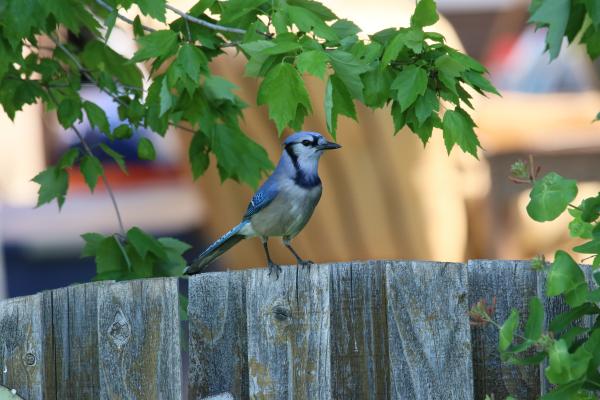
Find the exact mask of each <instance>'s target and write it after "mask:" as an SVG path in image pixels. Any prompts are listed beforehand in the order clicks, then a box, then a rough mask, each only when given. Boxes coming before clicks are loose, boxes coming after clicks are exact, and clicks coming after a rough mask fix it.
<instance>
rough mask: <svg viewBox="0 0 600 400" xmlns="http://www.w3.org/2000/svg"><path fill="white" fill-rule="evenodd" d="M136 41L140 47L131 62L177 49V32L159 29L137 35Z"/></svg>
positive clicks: (166, 54)
mask: <svg viewBox="0 0 600 400" xmlns="http://www.w3.org/2000/svg"><path fill="white" fill-rule="evenodd" d="M137 42H138V44H139V46H140V49H139V50H138V51H137V52H136V53H135V54H134V55H133V58H132V59H131V61H133V62H138V61H144V60H147V59H149V58H153V57H165V56H168V55H170V54H173V53H174V52H175V50H176V49H177V34H176V33H175V32H173V31H171V30H160V31H156V32H152V33H151V34H149V35H146V36H142V37H139V38H138V39H137Z"/></svg>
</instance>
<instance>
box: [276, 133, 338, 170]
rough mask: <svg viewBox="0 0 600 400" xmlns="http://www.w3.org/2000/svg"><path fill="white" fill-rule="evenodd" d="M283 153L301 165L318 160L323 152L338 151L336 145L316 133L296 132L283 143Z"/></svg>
mask: <svg viewBox="0 0 600 400" xmlns="http://www.w3.org/2000/svg"><path fill="white" fill-rule="evenodd" d="M283 147H284V148H285V151H286V152H287V153H288V154H289V156H290V157H291V158H292V159H296V160H297V161H298V162H300V163H301V164H302V163H303V162H310V161H312V160H314V161H316V160H318V159H319V158H320V157H321V155H322V154H323V152H324V151H325V150H334V149H339V148H340V147H342V146H340V145H339V144H337V143H333V142H329V141H327V139H325V138H324V137H323V136H322V135H321V134H320V133H317V132H296V133H294V134H293V135H290V136H288V137H287V138H286V139H285V141H284V142H283Z"/></svg>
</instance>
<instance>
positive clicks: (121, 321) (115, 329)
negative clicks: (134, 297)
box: [108, 310, 131, 349]
mask: <svg viewBox="0 0 600 400" xmlns="http://www.w3.org/2000/svg"><path fill="white" fill-rule="evenodd" d="M130 336H131V326H130V325H129V322H128V321H127V318H125V315H123V312H122V311H121V310H119V311H117V313H116V314H115V318H114V321H113V323H112V324H110V326H109V327H108V337H110V338H111V340H112V341H113V343H114V344H115V345H116V346H117V348H118V349H121V347H123V346H124V345H125V344H126V343H127V342H128V341H129V337H130Z"/></svg>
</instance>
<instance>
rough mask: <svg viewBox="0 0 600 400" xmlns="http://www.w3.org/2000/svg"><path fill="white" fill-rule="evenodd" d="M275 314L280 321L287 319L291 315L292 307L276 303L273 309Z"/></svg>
mask: <svg viewBox="0 0 600 400" xmlns="http://www.w3.org/2000/svg"><path fill="white" fill-rule="evenodd" d="M272 311H273V316H274V317H275V319H276V320H278V321H285V320H287V319H288V318H290V316H291V312H290V309H289V308H287V307H284V306H282V305H276V306H274V307H273V309H272Z"/></svg>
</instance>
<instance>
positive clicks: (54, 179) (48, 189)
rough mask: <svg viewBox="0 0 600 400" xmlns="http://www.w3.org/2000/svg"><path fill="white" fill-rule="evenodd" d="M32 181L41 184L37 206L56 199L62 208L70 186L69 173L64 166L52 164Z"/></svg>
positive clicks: (59, 207)
mask: <svg viewBox="0 0 600 400" xmlns="http://www.w3.org/2000/svg"><path fill="white" fill-rule="evenodd" d="M32 181H33V182H35V183H37V184H39V185H40V189H39V190H38V201H37V205H36V207H39V206H41V205H42V204H45V203H50V202H51V201H52V200H54V199H56V202H57V203H58V209H59V210H60V209H61V207H62V205H63V204H64V202H65V196H66V194H67V189H68V188H69V174H67V171H65V170H64V169H63V168H58V167H56V166H51V167H48V168H47V169H46V170H44V171H42V172H40V173H39V174H37V175H36V176H35V177H34V178H33V179H32Z"/></svg>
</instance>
